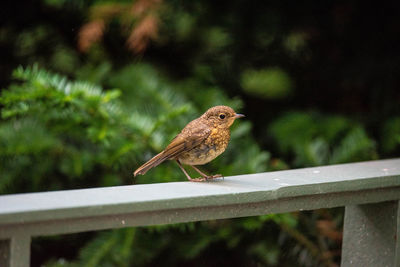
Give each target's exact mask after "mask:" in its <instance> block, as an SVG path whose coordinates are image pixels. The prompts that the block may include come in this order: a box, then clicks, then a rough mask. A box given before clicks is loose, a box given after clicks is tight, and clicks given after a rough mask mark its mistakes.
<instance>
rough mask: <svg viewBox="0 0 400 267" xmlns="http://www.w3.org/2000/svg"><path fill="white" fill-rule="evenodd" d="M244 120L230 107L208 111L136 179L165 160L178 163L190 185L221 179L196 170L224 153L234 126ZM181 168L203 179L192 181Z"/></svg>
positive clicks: (145, 165) (135, 174)
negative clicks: (193, 171) (190, 168)
mask: <svg viewBox="0 0 400 267" xmlns="http://www.w3.org/2000/svg"><path fill="white" fill-rule="evenodd" d="M243 117H245V116H244V115H243V114H238V113H236V112H235V111H234V110H233V109H232V108H231V107H228V106H215V107H212V108H209V109H208V110H207V111H206V112H205V113H204V114H203V115H201V116H200V117H199V118H197V119H195V120H193V121H191V122H189V123H188V124H187V125H186V126H185V127H184V128H183V129H182V131H181V132H180V133H179V134H178V135H177V136H176V137H175V138H174V139H173V140H172V141H171V143H170V144H169V145H168V146H167V147H166V148H165V149H164V150H163V151H161V152H160V153H159V154H157V155H155V156H154V157H153V158H151V159H150V160H149V161H147V162H146V163H144V164H143V165H142V166H140V167H139V168H138V169H137V170H136V171H135V172H134V173H133V174H134V177H136V176H137V175H139V174H141V175H143V174H145V173H146V172H147V171H148V170H150V169H151V168H153V167H156V166H158V165H159V164H161V163H162V162H164V161H165V160H175V161H176V162H177V163H178V166H179V168H180V169H181V170H182V172H183V173H184V174H185V175H186V177H187V179H188V180H189V181H191V182H203V181H206V180H208V179H213V178H218V177H222V175H221V174H216V175H207V174H205V173H204V172H202V171H201V170H200V169H198V168H197V167H196V166H198V165H204V164H206V163H208V162H210V161H212V160H213V159H215V158H216V157H218V156H219V155H220V154H222V153H223V152H224V151H225V149H226V148H227V146H228V143H229V139H230V127H231V125H232V124H233V122H234V121H235V120H236V119H238V118H243ZM182 164H184V165H189V166H191V167H192V168H193V169H194V170H195V171H197V172H198V173H199V174H200V175H201V177H199V178H192V177H190V175H189V174H188V173H187V171H186V170H185V168H184V167H183V166H182Z"/></svg>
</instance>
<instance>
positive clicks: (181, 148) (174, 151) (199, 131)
mask: <svg viewBox="0 0 400 267" xmlns="http://www.w3.org/2000/svg"><path fill="white" fill-rule="evenodd" d="M210 133H211V130H210V128H209V127H208V126H206V125H203V124H197V125H196V127H185V129H183V130H182V132H181V133H180V134H178V135H177V136H176V137H175V138H174V139H173V140H172V141H171V143H170V144H169V145H168V146H167V147H166V148H165V149H164V151H163V154H164V156H165V157H166V159H170V158H174V157H177V156H179V154H181V153H182V152H187V151H190V150H192V149H193V148H195V147H196V146H198V145H200V144H201V143H202V142H203V141H204V140H205V139H206V138H207V137H208V136H209V135H210Z"/></svg>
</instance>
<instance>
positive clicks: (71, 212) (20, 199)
mask: <svg viewBox="0 0 400 267" xmlns="http://www.w3.org/2000/svg"><path fill="white" fill-rule="evenodd" d="M397 186H400V159H390V160H380V161H368V162H360V163H351V164H341V165H331V166H323V167H314V168H305V169H295V170H287V171H277V172H266V173H257V174H249V175H239V176H230V177H225V179H224V180H222V179H217V180H213V181H210V182H203V183H193V182H173V183H160V184H146V185H129V186H116V187H105V188H91V189H79V190H65V191H53V192H41V193H27V194H15V195H3V196H0V225H1V224H12V223H21V222H25V223H29V222H38V221H43V220H51V219H63V218H80V217H87V216H99V215H113V214H121V213H128V212H147V211H156V210H166V209H180V208H191V207H208V206H218V205H231V204H233V205H234V204H240V203H252V202H260V201H268V200H278V199H283V198H291V197H298V196H307V195H316V194H324V193H335V192H348V191H360V190H370V189H379V188H387V187H397ZM399 198H400V196H399ZM349 204H351V203H349Z"/></svg>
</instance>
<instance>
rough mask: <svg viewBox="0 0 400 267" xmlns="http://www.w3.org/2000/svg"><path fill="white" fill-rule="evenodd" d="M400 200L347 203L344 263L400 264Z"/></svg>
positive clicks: (350, 264) (389, 265)
mask: <svg viewBox="0 0 400 267" xmlns="http://www.w3.org/2000/svg"><path fill="white" fill-rule="evenodd" d="M399 221H400V211H399V201H389V202H382V203H375V204H365V205H351V206H346V208H345V216H344V230H343V246H342V264H341V266H343V267H346V266H376V267H379V266H385V267H392V266H400V261H399V258H400V254H399V253H400V251H399V249H400V244H399V242H400V240H399V236H398V234H399V226H400V222H399Z"/></svg>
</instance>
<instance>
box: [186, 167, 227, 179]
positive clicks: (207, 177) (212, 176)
mask: <svg viewBox="0 0 400 267" xmlns="http://www.w3.org/2000/svg"><path fill="white" fill-rule="evenodd" d="M190 166H191V167H192V168H193V169H194V170H195V171H197V172H198V173H200V175H201V176H203V178H205V179H213V178H219V177H222V175H221V174H215V175H207V174H205V173H204V172H202V171H200V169H199V168H197V167H196V166H194V165H190Z"/></svg>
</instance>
